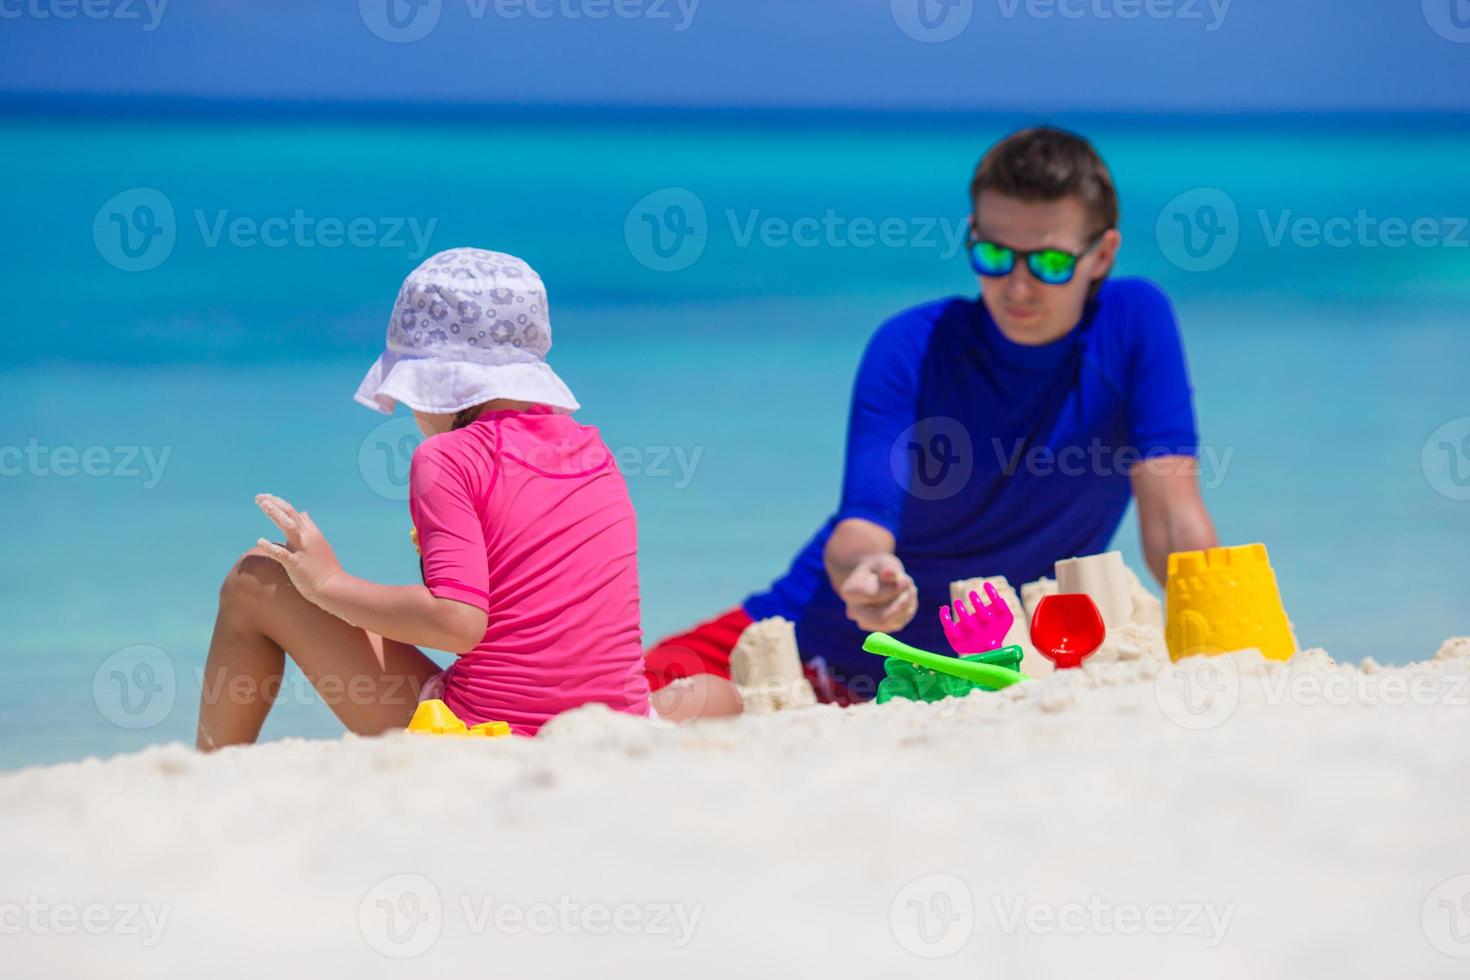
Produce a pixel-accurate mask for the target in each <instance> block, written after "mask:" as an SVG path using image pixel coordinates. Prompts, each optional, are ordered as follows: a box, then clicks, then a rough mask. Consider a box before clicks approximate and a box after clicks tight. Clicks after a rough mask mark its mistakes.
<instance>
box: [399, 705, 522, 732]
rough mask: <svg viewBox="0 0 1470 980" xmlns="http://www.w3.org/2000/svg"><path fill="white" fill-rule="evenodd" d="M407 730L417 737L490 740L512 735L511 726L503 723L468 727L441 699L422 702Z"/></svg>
mask: <svg viewBox="0 0 1470 980" xmlns="http://www.w3.org/2000/svg"><path fill="white" fill-rule="evenodd" d="M407 730H408V731H410V732H413V733H415V734H417V735H483V736H487V737H489V738H498V737H499V736H501V735H509V734H510V726H509V725H507V724H506V723H505V722H503V721H486V722H482V723H480V724H478V725H475V726H474V727H466V726H465V723H464V722H462V721H460V720H459V716H458V715H456V714H455V713H454V712H453V711H452V710H451V709H450V707H449V705H447V704H445V703H444V702H443V701H441V700H440V699H439V698H429V699H428V700H427V701H420V702H419V706H418V708H416V709H415V710H414V713H413V720H411V721H410V722H409V723H408V729H407Z"/></svg>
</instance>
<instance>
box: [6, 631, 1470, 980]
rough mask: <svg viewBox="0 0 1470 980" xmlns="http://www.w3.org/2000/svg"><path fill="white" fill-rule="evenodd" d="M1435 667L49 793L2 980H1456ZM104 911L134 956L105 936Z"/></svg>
mask: <svg viewBox="0 0 1470 980" xmlns="http://www.w3.org/2000/svg"><path fill="white" fill-rule="evenodd" d="M1135 639H1136V638H1135ZM1135 645H1137V646H1139V647H1140V649H1143V648H1146V647H1147V646H1148V644H1147V643H1141V644H1135ZM1443 653H1444V656H1443V657H1441V658H1440V659H1436V660H1432V661H1428V662H1425V663H1421V664H1416V665H1414V666H1413V667H1410V668H1404V669H1390V668H1383V667H1379V666H1377V665H1374V664H1371V663H1370V664H1368V665H1366V668H1367V669H1366V670H1365V669H1359V668H1354V667H1339V666H1336V665H1333V664H1332V663H1331V661H1330V660H1328V659H1327V657H1326V656H1325V655H1323V654H1321V653H1320V652H1308V653H1305V654H1302V655H1299V657H1298V662H1297V663H1295V664H1294V665H1293V666H1292V667H1290V668H1287V667H1284V666H1282V665H1275V664H1266V663H1265V662H1264V661H1262V660H1261V659H1260V658H1259V656H1257V655H1255V654H1253V653H1242V654H1235V655H1230V656H1228V657H1224V658H1218V659H1217V660H1215V661H1211V662H1209V663H1208V664H1207V665H1206V666H1205V667H1204V668H1203V672H1201V670H1200V669H1198V664H1197V663H1196V664H1194V665H1191V666H1190V667H1189V668H1188V669H1186V670H1185V671H1184V673H1183V674H1180V672H1179V669H1178V668H1172V669H1166V670H1165V671H1164V673H1163V674H1162V675H1159V676H1160V677H1161V678H1162V679H1161V680H1159V679H1156V677H1155V675H1156V674H1157V673H1158V671H1159V668H1160V662H1159V661H1158V659H1157V658H1156V657H1153V656H1149V655H1147V653H1146V652H1143V653H1140V654H1139V655H1138V656H1137V657H1135V658H1133V659H1124V657H1126V656H1127V655H1126V654H1120V655H1119V659H1116V660H1114V661H1113V662H1108V663H1099V664H1097V665H1095V666H1092V665H1090V666H1088V667H1087V668H1085V669H1084V670H1082V671H1072V672H1064V673H1062V674H1058V675H1055V676H1052V677H1049V678H1044V679H1039V680H1037V681H1035V682H1032V683H1030V684H1026V685H1021V686H1019V687H1016V688H1012V689H1011V690H1010V691H1007V692H1002V693H1000V694H983V693H976V694H974V695H972V696H971V697H969V698H967V699H965V700H963V701H949V702H942V703H939V704H934V705H924V704H913V703H907V702H896V703H893V704H889V705H884V706H878V705H864V706H861V707H858V708H854V709H850V710H845V711H844V710H839V709H836V708H831V707H825V706H818V707H813V708H808V709H802V710H794V711H786V712H782V713H779V714H773V715H766V716H752V717H746V718H742V719H738V720H736V721H733V722H723V723H715V724H706V725H701V726H695V727H692V728H688V729H682V730H660V729H657V728H655V727H653V726H652V725H651V724H650V723H648V722H645V721H642V720H637V719H632V718H627V717H624V716H616V715H613V714H611V713H610V712H607V711H605V710H583V711H581V712H576V713H573V714H571V715H568V716H564V717H563V718H561V719H558V720H557V721H556V722H554V723H553V725H552V726H549V728H548V731H547V732H546V733H545V735H544V736H543V737H541V738H539V739H536V740H520V739H516V740H511V739H503V740H493V741H491V740H486V741H468V740H466V741H451V740H443V739H430V738H423V737H419V738H414V737H411V736H406V735H395V736H392V737H387V738H382V739H372V740H363V739H355V738H346V739H343V740H341V741H336V742H301V741H288V742H282V743H275V744H269V745H265V746H261V747H257V748H252V749H244V750H231V751H227V752H223V753H220V754H218V755H215V756H212V757H201V756H197V755H195V754H194V753H193V752H191V751H189V750H187V749H185V748H183V747H181V746H168V747H161V748H157V749H153V750H150V751H147V752H143V753H139V754H137V755H133V756H128V757H123V758H118V759H114V760H111V761H108V762H95V761H91V762H85V763H80V764H74V765H64V766H56V767H51V768H45V769H32V770H26V771H22V772H19V773H14V774H10V775H6V776H4V777H3V778H0V812H3V813H4V815H5V816H4V820H5V829H6V831H7V832H6V833H5V834H4V836H3V839H0V869H3V872H0V873H3V885H4V887H3V890H0V891H3V894H0V905H3V908H0V926H3V928H4V932H5V933H6V934H5V935H3V936H0V964H3V965H0V973H3V975H5V976H7V977H10V976H14V977H25V978H38V977H68V978H74V977H87V976H93V977H102V976H106V977H110V978H128V977H149V978H158V977H185V976H189V977H205V976H208V977H251V978H263V977H271V978H276V977H313V978H347V977H351V978H368V977H431V976H450V975H459V976H466V977H502V976H503V977H512V978H539V977H557V978H593V977H638V978H644V980H646V978H654V977H664V976H669V977H680V978H688V977H698V978H704V977H742V978H750V977H763V978H764V977H772V978H785V977H801V976H810V977H828V976H843V977H885V978H887V977H899V976H902V977H908V976H929V975H934V976H940V975H942V976H955V977H965V978H968V980H984V978H989V977H1031V976H1037V977H1043V976H1058V977H1062V976H1067V977H1114V976H1117V977H1129V978H1134V980H1137V978H1151V977H1189V978H1191V980H1194V978H1210V977H1253V978H1254V977H1291V978H1294V980H1296V978H1308V977H1331V978H1333V980H1342V978H1346V977H1374V978H1383V977H1414V978H1430V977H1464V976H1466V975H1467V974H1470V960H1467V959H1455V958H1452V957H1451V956H1450V955H1447V952H1443V951H1441V949H1444V950H1447V951H1448V953H1457V954H1459V955H1462V956H1465V955H1470V898H1467V897H1466V896H1467V895H1470V878H1464V879H1459V880H1456V881H1450V882H1449V883H1448V884H1444V885H1442V884H1441V883H1444V882H1446V880H1447V879H1452V878H1454V876H1457V875H1466V874H1470V831H1467V829H1466V827H1467V823H1466V815H1467V812H1470V779H1467V775H1466V774H1467V772H1470V685H1467V684H1466V678H1467V676H1470V642H1466V641H1464V640H1461V641H1457V643H1452V644H1447V645H1446V648H1445V650H1444V651H1443ZM1181 677H1182V678H1183V680H1181ZM1232 678H1233V684H1234V686H1233V688H1232ZM1186 682H1192V683H1194V684H1195V687H1194V689H1193V694H1194V696H1195V701H1194V702H1193V706H1194V708H1195V709H1196V712H1195V713H1191V712H1190V711H1189V709H1188V706H1187V705H1186V701H1185V698H1184V693H1185V687H1184V686H1183V685H1184V684H1185V683H1186ZM1287 682H1291V683H1290V684H1289V685H1287V686H1285V687H1284V688H1283V687H1282V686H1281V685H1283V684H1286V683H1287ZM1232 689H1233V690H1235V691H1237V692H1238V696H1232V695H1231V694H1230V691H1231V690H1232ZM1210 690H1214V691H1218V692H1224V693H1219V694H1217V695H1216V697H1215V698H1214V700H1213V701H1211V700H1210V698H1209V697H1208V696H1207V694H1208V691H1210ZM1314 690H1315V691H1316V694H1315V695H1314V694H1313V693H1312V692H1313V691H1314ZM1314 700H1315V701H1317V702H1319V703H1315V704H1314V703H1311V702H1312V701H1314ZM1232 705H1233V710H1232V711H1226V710H1225V709H1226V708H1229V707H1231V706H1232ZM1201 719H1203V720H1204V721H1207V722H1214V724H1213V726H1212V727H1210V726H1202V725H1201V723H1200V722H1201ZM1181 722H1182V724H1181ZM1192 728H1197V729H1199V730H1191V729H1192ZM399 875H410V876H414V877H411V878H407V879H403V878H394V877H393V876H399ZM420 876H421V877H420ZM926 876H929V877H926ZM935 876H937V877H935ZM385 879H391V880H389V881H387V883H386V884H383V882H384V880H385ZM916 880H917V883H916ZM405 887H407V889H408V892H407V894H408V898H405V897H404V896H405V894H406V893H405ZM426 888H427V889H432V894H429V893H424V894H423V896H422V897H423V901H421V902H420V904H419V905H418V906H417V908H418V910H419V915H418V918H417V920H416V921H417V922H418V925H417V926H416V927H414V928H411V927H409V926H408V925H407V923H408V922H409V921H411V920H409V919H407V918H405V919H402V920H399V921H400V924H401V929H400V931H397V932H389V931H388V929H387V923H388V921H389V920H388V919H387V918H386V910H387V909H390V908H397V909H403V910H406V911H409V912H412V911H414V906H413V905H412V899H413V896H414V895H416V894H419V893H420V892H423V891H424V889H426ZM1437 888H1438V890H1436V889H1437ZM435 895H437V900H438V902H439V903H440V906H439V911H438V912H437V914H436V912H435V910H434V908H433V905H434V901H435V897H434V896H435ZM1462 901H1463V907H1462V906H1461V905H1460V903H1461V902H1462ZM466 902H467V903H468V906H469V912H468V914H467V913H466V911H465V905H464V903H466ZM487 902H493V903H495V904H493V905H491V906H490V915H489V917H488V919H486V920H480V919H479V918H477V917H478V915H479V914H480V913H481V912H482V911H484V909H485V904H484V903H487ZM624 903H632V904H628V905H626V907H623V908H620V906H622V905H623V904H624ZM28 904H29V906H30V908H29V910H27V908H25V906H27V905H28ZM140 904H141V905H142V906H144V910H145V911H146V912H150V913H151V914H152V915H153V916H154V919H155V924H156V920H158V919H159V918H160V917H165V918H164V920H163V925H162V929H161V934H158V935H150V934H148V932H147V929H148V925H147V921H148V920H147V918H146V917H145V916H144V915H142V914H135V915H133V916H131V917H129V918H128V919H127V922H126V923H124V922H123V921H122V919H123V917H124V916H125V915H128V913H127V910H128V909H129V908H136V907H137V906H139V905H140ZM89 905H94V906H95V908H94V909H93V910H92V911H90V912H87V913H86V914H89V915H93V916H95V917H96V918H95V919H93V920H92V921H93V922H94V923H102V922H103V919H104V917H107V918H110V919H111V920H112V921H113V922H115V923H116V926H117V927H116V928H115V929H114V930H113V931H112V932H110V933H108V934H104V935H96V936H94V935H87V934H85V933H83V932H80V930H79V927H78V926H77V923H75V922H71V920H69V919H67V917H66V916H67V913H66V911H65V910H66V909H68V908H70V909H72V910H73V911H74V912H76V913H78V914H80V913H81V912H82V911H84V910H85V908H86V907H87V906H89ZM497 909H498V910H499V912H498V913H497V912H496V910H497ZM920 909H928V910H929V912H928V916H927V918H926V919H925V920H924V923H925V927H926V929H927V932H925V933H923V934H921V933H919V932H917V931H916V928H917V926H918V924H919V922H920V920H919V919H918V917H917V915H918V911H919V910H920ZM38 910H39V911H38ZM98 910H100V911H98ZM599 912H601V913H602V914H604V915H607V916H609V917H613V916H621V918H618V919H614V920H611V921H609V920H604V919H599V918H596V916H597V915H598V914H599ZM676 912H678V913H681V914H682V915H683V918H682V919H681V918H679V915H678V914H676ZM515 913H525V914H529V915H530V916H532V918H533V925H534V926H535V931H534V932H532V931H529V930H528V929H527V928H526V925H525V923H524V922H521V923H520V929H519V931H518V930H517V922H518V920H517V919H516V918H515ZM497 914H499V916H500V918H499V919H497V918H496V915H497ZM1058 914H1059V915H1061V916H1062V917H1063V919H1064V922H1065V925H1064V926H1057V925H1055V924H1054V923H1053V922H1052V919H1051V918H1050V916H1053V915H1058ZM1017 915H1019V920H1017V919H1016V916H1017ZM1456 915H1458V916H1459V917H1460V918H1459V919H1458V920H1456V919H1455V918H1454V916H1456ZM614 921H615V922H617V923H620V924H621V925H622V927H623V928H624V929H625V930H629V931H632V930H634V929H642V931H641V932H637V933H635V934H631V935H623V934H619V932H618V931H617V929H616V928H615V927H614V925H613V922H614ZM69 922H70V924H71V926H72V928H74V929H78V934H74V935H56V934H54V932H47V933H44V934H43V933H42V932H41V931H40V930H41V929H42V928H44V929H47V930H54V929H56V928H58V927H59V928H65V927H66V925H67V924H68V923H69ZM497 922H498V926H497ZM1149 923H1152V926H1151V929H1152V931H1150V926H1149ZM18 925H19V926H20V930H19V932H17V929H16V927H17V926H18ZM124 926H127V927H128V928H125V927H124ZM1456 926H1458V928H1459V929H1460V931H1458V932H1456V931H1455V928H1454V927H1456ZM548 927H549V928H550V930H551V931H550V932H549V933H547V929H548ZM130 930H136V931H130ZM599 931H600V932H601V933H603V934H597V933H598V932H599ZM926 940H935V942H933V943H930V942H927V941H926ZM1435 943H1438V944H1439V946H1440V947H1441V949H1437V948H1436V946H1435ZM681 944H682V945H681ZM419 949H422V952H421V954H420V955H419V956H418V957H417V958H413V959H403V960H400V959H394V958H390V957H389V956H385V955H384V954H383V953H382V952H380V951H379V950H386V951H388V952H390V953H403V952H414V951H417V950H419ZM951 950H952V951H953V955H952V956H951V957H949V958H947V959H938V960H933V961H930V960H926V959H924V958H921V957H920V956H919V955H916V954H924V953H934V952H946V951H951Z"/></svg>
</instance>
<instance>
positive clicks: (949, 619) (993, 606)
mask: <svg viewBox="0 0 1470 980" xmlns="http://www.w3.org/2000/svg"><path fill="white" fill-rule="evenodd" d="M985 597H986V598H987V599H988V600H989V602H988V603H983V602H981V601H980V596H979V595H978V594H976V593H975V592H971V593H970V608H971V609H973V610H974V612H970V611H969V610H967V609H966V608H965V604H964V603H963V602H959V601H956V602H955V603H954V612H953V614H951V613H950V608H949V606H941V607H940V608H939V623H940V625H942V626H943V627H944V636H945V638H946V639H947V640H949V645H950V647H951V649H953V650H954V652H955V653H958V654H967V653H989V652H990V651H991V650H999V649H1000V648H1001V647H1003V646H1005V640H1006V634H1007V633H1009V632H1010V631H1011V624H1012V623H1014V622H1015V621H1016V617H1015V614H1014V613H1012V612H1011V607H1010V606H1008V605H1006V604H1005V600H1004V599H1002V598H1001V597H1000V593H999V592H997V591H995V586H993V585H991V584H990V583H989V582H986V583H985Z"/></svg>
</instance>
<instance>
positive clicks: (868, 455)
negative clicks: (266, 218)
mask: <svg viewBox="0 0 1470 980" xmlns="http://www.w3.org/2000/svg"><path fill="white" fill-rule="evenodd" d="M1198 450H1199V438H1198V435H1197V432H1196V428H1195V417H1194V405H1193V398H1192V392H1191V388H1190V383H1189V375H1188V371H1187V368H1186V366H1185V360H1184V350H1183V346H1182V344H1181V342H1180V338H1179V327H1178V323H1177V321H1176V319H1175V316H1174V312H1173V309H1172V308H1171V306H1170V304H1169V300H1168V298H1167V297H1166V296H1165V295H1164V293H1163V291H1162V290H1160V289H1159V287H1158V286H1156V285H1154V284H1153V283H1151V282H1148V281H1147V280H1143V279H1126V278H1124V279H1110V280H1107V281H1105V282H1104V283H1103V285H1102V287H1101V289H1100V290H1099V291H1098V293H1097V295H1096V296H1095V297H1094V298H1093V299H1092V300H1091V301H1090V302H1089V303H1088V305H1087V308H1086V310H1085V311H1084V314H1083V317H1082V321H1081V322H1080V323H1079V324H1078V325H1077V327H1076V328H1075V329H1073V330H1072V331H1071V332H1070V333H1068V334H1067V335H1066V336H1065V337H1062V338H1061V339H1059V340H1056V341H1054V342H1052V343H1050V344H1044V345H1041V346H1027V345H1023V344H1017V343H1014V342H1012V341H1010V340H1008V339H1006V337H1005V336H1004V335H1003V334H1002V333H1001V332H1000V329H999V328H998V327H997V326H996V324H995V321H994V320H993V319H991V317H990V314H989V312H988V311H987V310H986V308H985V304H984V303H983V302H981V301H980V300H979V299H978V298H975V299H963V298H954V299H947V300H942V301H939V302H936V303H930V304H928V305H925V306H920V307H916V308H915V309H911V310H908V311H906V312H903V313H900V314H899V315H897V316H895V317H894V318H893V319H891V320H889V321H888V322H887V323H885V324H883V326H882V327H880V328H879V330H878V332H877V333H876V334H874V335H873V337H872V339H871V340H870V341H869V342H868V347H867V350H866V351H865V352H864V354H863V359H862V363H861V365H860V366H859V368H858V374H857V381H856V384H855V387H854V393H853V399H852V412H851V416H850V418H849V422H848V435H847V461H846V472H845V474H844V477H843V484H842V502H841V505H840V506H839V508H838V510H837V513H836V514H834V515H833V516H832V517H831V518H830V519H829V520H828V521H827V523H826V524H825V525H823V526H822V528H821V529H820V530H819V531H818V532H817V533H816V535H815V536H814V537H813V538H812V539H811V540H810V541H809V542H807V544H806V546H805V547H804V548H802V550H801V552H800V553H799V554H798V555H797V556H796V558H795V560H794V561H793V562H792V563H791V567H790V569H789V570H788V571H787V572H786V574H785V575H783V576H782V577H781V578H780V579H778V580H777V581H776V582H775V583H773V584H772V586H771V588H770V589H769V590H767V591H765V592H760V593H757V594H755V595H752V596H750V597H748V598H747V599H746V600H745V602H744V608H745V611H746V613H747V614H748V615H749V616H750V617H751V618H752V619H755V620H761V619H765V618H767V617H770V616H784V617H786V618H787V619H790V620H792V621H794V622H795V623H796V624H797V625H796V639H797V645H798V646H799V647H800V649H801V655H802V659H803V660H806V661H808V662H810V661H816V660H821V661H824V662H825V663H826V666H827V668H828V669H829V670H830V671H831V672H832V673H833V674H834V675H835V676H836V677H837V679H839V680H841V681H843V682H845V683H847V684H848V685H849V686H850V687H851V688H853V693H855V694H858V695H860V696H865V697H871V696H872V695H873V693H874V691H875V689H876V681H877V680H878V679H881V678H882V676H883V662H882V660H881V659H879V658H878V657H875V656H873V655H871V654H868V653H864V652H863V651H862V649H861V648H862V642H863V637H864V633H863V632H862V630H860V629H859V628H858V626H857V624H856V623H853V622H852V621H851V620H849V619H848V618H847V616H846V613H845V606H844V604H843V602H842V601H841V600H840V599H839V598H838V597H837V595H836V593H835V592H834V591H833V589H832V586H831V583H830V582H829V581H828V579H827V573H826V569H825V568H824V566H823V562H822V553H823V549H824V548H825V547H826V544H827V539H828V537H829V536H830V535H831V533H832V529H833V528H834V527H836V525H837V524H838V522H840V521H842V520H845V519H847V518H852V517H858V518H863V519H864V520H868V521H872V522H873V523H874V524H878V525H880V526H882V527H885V528H887V529H888V530H889V531H891V532H892V533H893V535H894V537H895V539H896V540H897V549H896V550H897V554H898V557H899V558H900V559H902V561H903V564H904V568H905V569H907V571H908V573H909V574H910V575H911V576H912V577H913V579H914V581H915V582H916V583H917V585H918V589H919V608H918V612H917V614H915V616H914V619H913V622H911V623H910V624H909V625H908V626H907V627H906V628H905V629H904V630H902V631H901V632H899V633H898V634H896V635H897V636H898V638H899V639H901V640H903V641H904V642H906V643H910V644H913V645H914V646H917V647H921V648H923V649H926V650H934V651H937V652H949V646H948V644H947V643H946V642H945V639H944V632H943V629H942V628H941V626H940V624H939V607H940V606H942V605H943V604H944V603H945V602H947V601H948V600H949V583H950V582H951V581H954V580H957V579H965V578H975V577H978V576H982V575H985V576H989V575H1004V576H1005V577H1006V578H1007V579H1009V580H1010V582H1011V584H1012V585H1013V586H1015V587H1016V588H1017V589H1019V588H1020V586H1021V584H1022V583H1025V582H1031V581H1034V580H1036V579H1038V578H1041V577H1042V576H1046V575H1051V574H1052V566H1053V563H1054V562H1056V561H1057V560H1058V559H1062V558H1070V557H1073V556H1077V555H1090V554H1096V553H1098V552H1101V551H1104V550H1106V549H1107V546H1108V543H1109V542H1110V541H1111V540H1112V538H1113V535H1114V533H1115V532H1116V531H1117V529H1118V525H1119V523H1121V521H1122V519H1123V514H1124V511H1125V510H1126V509H1127V507H1128V501H1129V498H1130V497H1131V495H1132V487H1131V484H1130V481H1129V476H1128V473H1129V469H1130V467H1131V466H1132V465H1133V464H1134V463H1136V462H1138V461H1139V460H1140V459H1141V458H1148V457H1154V456H1165V455H1182V456H1195V455H1197V454H1198Z"/></svg>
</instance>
